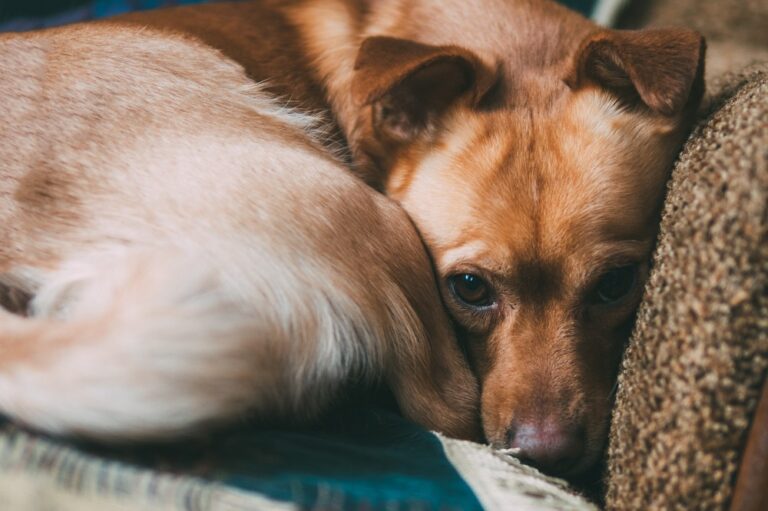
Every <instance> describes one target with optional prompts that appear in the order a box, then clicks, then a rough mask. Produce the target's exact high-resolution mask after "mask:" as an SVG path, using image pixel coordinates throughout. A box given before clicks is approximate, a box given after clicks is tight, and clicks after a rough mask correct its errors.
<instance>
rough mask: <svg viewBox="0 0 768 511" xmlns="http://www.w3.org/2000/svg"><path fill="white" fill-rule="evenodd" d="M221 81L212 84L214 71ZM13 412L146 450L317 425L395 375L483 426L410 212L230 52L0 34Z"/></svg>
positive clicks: (413, 398)
mask: <svg viewBox="0 0 768 511" xmlns="http://www.w3.org/2000/svg"><path fill="white" fill-rule="evenodd" d="M201 70H204V71H205V72H201ZM0 97H2V98H3V99H2V100H1V101H0V109H1V110H2V115H1V116H0V117H1V119H0V284H2V287H8V288H13V289H16V290H20V291H22V292H24V293H26V294H29V295H31V296H32V297H33V298H32V300H31V302H30V304H29V307H28V309H29V311H28V312H29V314H28V316H27V317H23V316H22V315H14V314H11V313H9V312H5V311H2V310H0V411H2V412H3V413H6V414H8V415H10V416H11V417H13V418H15V419H17V420H19V421H21V422H24V423H27V424H29V425H32V426H34V427H38V428H42V429H45V430H47V431H51V432H55V433H64V434H75V435H81V436H87V437H94V438H100V439H143V438H152V437H156V438H158V437H164V436H172V435H177V434H179V433H185V432H190V431H195V430H198V429H199V428H201V427H204V426H207V425H209V424H211V423H214V422H220V421H223V420H227V419H231V418H232V417H234V416H238V415H241V414H244V413H246V412H248V411H251V412H253V413H256V414H258V415H262V416H267V417H284V416H286V415H287V416H290V417H311V416H314V415H315V414H317V413H318V412H319V411H321V410H322V409H323V407H325V406H326V405H327V404H328V403H329V400H330V399H331V398H332V397H333V396H334V395H335V393H336V392H337V391H338V390H339V389H340V388H341V386H342V385H343V384H344V383H345V382H348V381H350V380H353V379H354V380H356V381H357V380H366V381H370V380H372V379H375V378H377V377H382V378H384V379H385V380H386V381H387V382H388V383H389V384H390V386H391V387H392V388H393V390H394V393H395V395H396V397H397V399H398V401H399V403H400V405H401V407H402V409H403V411H404V412H405V413H406V415H408V416H409V417H411V418H413V419H415V420H417V421H418V422H420V423H422V424H424V425H426V426H428V427H432V428H436V429H439V430H442V431H444V432H446V433H448V434H452V435H456V436H463V437H472V436H475V435H476V432H477V431H478V423H477V421H478V418H477V411H476V407H477V401H478V397H477V389H476V383H475V381H474V378H473V376H472V374H471V372H470V370H469V369H468V367H467V365H466V363H465V362H464V359H463V357H462V355H461V353H460V350H459V348H458V345H457V344H456V341H455V338H454V336H453V333H452V330H451V329H450V326H449V322H448V320H447V317H446V315H445V312H444V311H443V308H442V304H441V301H440V298H439V295H438V292H437V289H436V287H435V284H434V277H433V273H432V270H431V269H430V262H429V259H428V257H427V255H426V252H425V250H424V248H423V246H422V243H421V240H420V239H419V237H418V235H417V234H416V231H415V229H414V227H413V226H412V225H411V223H410V221H409V219H408V218H407V216H406V215H405V214H404V213H403V212H402V211H401V210H400V208H399V207H397V206H396V205H395V204H394V203H393V202H391V201H390V200H388V199H386V198H384V197H383V196H381V195H378V194H376V193H375V192H373V191H371V190H370V189H369V188H368V187H367V186H365V185H364V184H363V183H362V182H361V181H359V180H357V179H356V178H354V177H352V176H351V175H349V174H348V173H347V172H346V171H345V170H344V168H343V167H342V166H341V165H340V164H339V163H338V162H336V161H335V160H334V159H333V157H332V156H330V155H329V154H328V153H327V151H324V150H323V149H322V147H321V146H320V145H319V143H318V142H316V141H315V140H313V138H312V137H311V136H310V135H308V133H310V132H311V131H312V122H313V121H312V119H311V118H310V117H306V116H302V115H299V114H296V113H292V112H291V111H289V110H286V109H284V108H281V107H280V106H279V103H277V102H276V101H275V100H274V99H273V98H271V97H269V96H268V95H267V94H265V93H264V92H263V91H262V90H261V89H260V88H259V87H258V86H257V85H256V84H254V83H253V82H251V81H250V80H249V79H248V78H247V77H246V76H245V74H244V73H243V70H242V68H241V67H240V66H239V65H237V64H235V63H234V62H232V61H231V60H229V59H227V58H225V57H223V56H222V55H221V54H220V53H218V52H217V51H215V50H212V49H210V48H208V47H206V46H204V45H202V44H200V43H197V42H195V41H192V40H188V39H185V38H183V37H180V36H171V35H168V34H163V33H161V32H154V31H152V30H145V29H141V28H126V27H120V28H115V27H106V28H105V27H103V26H99V25H92V26H89V25H83V26H77V27H68V28H66V29H55V30H48V31H42V32H38V33H33V34H23V35H10V34H9V35H3V36H0Z"/></svg>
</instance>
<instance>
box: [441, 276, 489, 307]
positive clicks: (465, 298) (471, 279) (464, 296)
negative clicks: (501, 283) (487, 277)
mask: <svg viewBox="0 0 768 511" xmlns="http://www.w3.org/2000/svg"><path fill="white" fill-rule="evenodd" d="M448 283H449V285H450V288H451V291H452V292H453V294H454V295H456V297H457V298H458V299H459V300H461V301H462V302H464V303H465V304H467V305H469V306H470V307H487V306H489V305H491V304H492V303H493V300H492V295H491V289H490V287H489V286H488V284H487V283H486V282H485V281H484V280H483V279H481V278H480V277H478V276H477V275H472V274H471V273H461V274H459V275H453V276H452V277H449V278H448Z"/></svg>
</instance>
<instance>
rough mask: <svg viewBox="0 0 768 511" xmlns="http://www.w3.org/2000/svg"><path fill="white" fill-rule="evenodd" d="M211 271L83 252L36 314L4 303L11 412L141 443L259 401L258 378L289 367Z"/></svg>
mask: <svg viewBox="0 0 768 511" xmlns="http://www.w3.org/2000/svg"><path fill="white" fill-rule="evenodd" d="M210 269H211V267H210V266H208V267H206V265H205V264H199V261H198V262H197V263H195V262H192V261H188V260H183V259H174V258H172V257H169V255H168V254H166V253H164V254H157V253H142V254H131V255H130V256H128V257H122V258H121V260H120V261H115V260H113V259H112V258H109V257H100V258H98V261H93V260H89V261H85V262H83V261H82V260H81V261H80V263H78V264H76V265H71V266H70V267H67V268H65V269H63V270H62V271H60V272H58V273H57V274H56V275H54V276H53V278H51V279H47V280H46V283H45V284H44V286H43V287H42V288H41V289H40V290H39V293H38V295H37V296H36V298H35V301H34V302H33V308H34V314H33V316H32V317H29V318H26V317H21V316H16V315H12V314H10V313H7V312H5V311H2V310H0V412H2V413H4V414H6V415H9V416H11V417H13V418H14V419H16V420H18V421H19V422H22V423H26V424H28V425H30V426H33V427H36V428H40V429H43V430H46V431H49V432H52V433H63V434H68V435H79V436H85V437H90V438H98V439H103V440H114V439H119V440H131V439H134V438H135V439H138V438H141V439H147V438H151V437H156V438H159V437H164V436H173V435H177V434H180V433H185V432H187V431H190V430H193V429H197V428H199V427H200V426H203V425H207V424H208V423H210V422H213V421H217V420H225V419H228V418H230V419H231V418H232V415H233V414H235V413H242V412H243V410H246V409H248V408H249V406H252V405H253V404H254V401H257V400H258V399H259V396H258V395H257V392H259V390H260V389H262V390H263V389H264V388H265V387H264V386H259V385H258V383H259V382H258V381H256V380H255V378H256V379H261V378H274V377H278V376H279V375H272V374H270V372H275V371H279V370H280V368H279V367H277V366H276V364H275V362H274V359H275V357H264V356H263V355H264V353H258V352H257V351H258V348H257V347H256V346H255V345H254V343H253V339H254V335H257V332H256V330H255V328H256V326H257V325H256V318H252V317H249V314H246V313H245V312H244V311H243V310H242V309H241V308H239V307H238V306H237V305H236V304H234V303H231V301H229V300H228V299H227V295H226V294H225V293H224V292H223V291H222V289H221V286H220V285H219V283H218V281H217V277H216V275H215V272H213V271H210ZM60 317H65V318H66V319H58V318H60ZM265 349H269V347H266V348H265ZM270 360H272V362H271V363H270ZM272 387H273V386H267V388H272Z"/></svg>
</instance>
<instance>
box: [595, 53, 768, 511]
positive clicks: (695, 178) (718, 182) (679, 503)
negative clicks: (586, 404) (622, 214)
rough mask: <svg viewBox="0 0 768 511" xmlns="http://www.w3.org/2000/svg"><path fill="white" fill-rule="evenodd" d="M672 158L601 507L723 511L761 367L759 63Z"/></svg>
mask: <svg viewBox="0 0 768 511" xmlns="http://www.w3.org/2000/svg"><path fill="white" fill-rule="evenodd" d="M715 88H716V89H718V90H719V92H718V93H717V94H716V95H715V97H714V98H713V100H712V103H711V107H710V112H711V113H710V114H709V116H708V117H707V118H706V119H705V120H704V121H703V122H702V123H701V124H700V125H699V127H698V128H697V129H696V131H695V132H694V134H693V135H692V137H691V138H690V140H689V141H688V143H687V144H686V147H685V148H684V150H683V153H682V154H681V156H680V160H679V162H678V163H677V165H676V167H675V169H674V171H673V175H672V180H671V183H670V187H669V195H668V197H667V201H666V205H665V210H664V214H663V220H662V227H661V236H660V238H659V243H658V247H657V251H656V255H655V260H654V270H653V273H652V275H651V278H650V281H649V284H648V287H647V289H646V295H645V300H644V303H643V305H642V306H641V309H640V312H639V316H638V322H637V326H636V329H635V333H634V335H633V338H632V340H631V342H630V345H629V347H628V350H627V353H626V355H625V360H624V363H623V368H622V373H621V375H620V379H619V387H618V393H617V398H616V399H617V401H616V407H615V409H614V414H613V422H612V432H611V438H610V446H609V461H608V475H607V496H606V504H607V507H608V508H609V509H723V508H725V507H726V506H727V505H728V501H729V498H730V496H731V491H732V485H733V481H734V478H735V476H736V470H737V467H738V462H739V457H740V451H741V449H742V447H743V443H744V441H745V438H746V434H747V431H748V426H749V421H750V418H751V416H752V414H753V413H754V409H755V407H756V403H757V399H758V396H759V392H760V388H761V383H762V382H763V380H764V378H765V375H766V368H767V367H768V234H767V233H768V206H767V204H768V66H756V67H753V68H751V69H748V70H746V71H744V72H743V73H741V74H739V75H732V76H729V77H727V78H725V79H724V80H722V81H721V82H720V83H719V84H718V85H715Z"/></svg>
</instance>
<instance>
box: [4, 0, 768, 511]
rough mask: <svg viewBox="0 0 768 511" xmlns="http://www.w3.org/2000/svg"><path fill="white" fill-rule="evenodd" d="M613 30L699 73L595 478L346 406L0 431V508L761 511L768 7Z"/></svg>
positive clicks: (651, 6)
mask: <svg viewBox="0 0 768 511" xmlns="http://www.w3.org/2000/svg"><path fill="white" fill-rule="evenodd" d="M618 23H619V26H622V27H626V28H634V27H637V26H641V25H642V26H646V25H669V24H685V25H693V26H694V28H697V29H699V30H701V31H702V32H703V33H704V34H705V35H706V36H708V40H709V47H710V55H709V57H708V62H707V64H708V65H710V64H711V65H710V71H709V72H708V81H709V83H708V94H707V98H706V101H705V104H704V106H703V107H702V110H701V112H700V119H699V121H698V123H697V126H696V127H695V129H694V131H693V133H692V134H691V136H690V138H689V139H688V141H687V142H686V144H685V146H684V148H683V150H682V152H681V154H680V157H679V159H678V161H677V162H676V164H675V166H674V169H673V171H672V174H671V178H670V181H669V185H668V192H667V197H666V201H665V206H664V210H663V215H662V222H661V232H660V236H659V238H658V243H657V247H656V251H655V255H654V258H653V265H652V272H651V277H650V280H649V282H648V284H647V287H646V290H645V295H644V299H643V303H642V305H641V307H640V310H639V312H638V318H637V322H636V326H635V329H634V333H633V334H632V337H631V339H630V341H629V344H628V347H627V350H626V353H625V356H624V360H623V362H622V368H621V371H620V375H619V379H618V383H617V388H616V392H615V396H612V397H615V405H614V411H613V416H612V422H611V429H610V437H609V442H608V448H607V453H606V460H605V466H604V470H603V471H602V472H601V474H600V477H599V478H598V480H597V481H596V482H595V481H588V482H586V483H585V484H582V485H579V484H573V483H570V484H569V483H566V482H565V481H562V480H559V479H555V478H551V477H548V476H546V475H543V474H541V473H539V472H538V471H536V470H535V469H533V468H530V467H527V466H525V465H523V464H521V463H519V462H518V461H517V460H516V459H514V458H512V457H510V456H509V455H507V454H505V453H502V452H496V451H493V450H491V449H490V448H489V447H487V446H483V445H479V444H474V443H470V442H463V441H458V440H452V439H448V438H444V437H441V436H440V435H436V434H434V433H431V432H428V431H424V430H422V429H420V428H418V427H417V426H415V425H413V424H409V423H407V422H406V421H404V420H403V419H402V418H400V417H399V416H397V415H396V414H395V413H393V412H392V411H390V409H389V407H388V406H386V400H384V402H383V404H381V405H380V406H372V405H370V404H366V405H361V404H360V403H357V402H354V401H352V402H350V403H349V404H348V405H347V406H345V407H342V408H340V409H339V410H338V411H336V412H334V414H332V416H331V417H329V418H328V419H326V420H324V421H323V422H322V423H321V424H317V425H313V426H311V427H308V426H300V425H296V426H291V427H276V426H270V425H261V426H259V427H254V426H253V425H249V424H240V425H235V426H233V427H232V428H231V429H228V430H226V431H221V432H217V433H215V434H213V435H211V436H208V437H205V438H198V439H189V440H186V441H183V442H179V443H177V444H173V445H151V446H146V445H144V446H131V445H129V446H110V447H105V446H98V445H89V444H83V443H76V442H71V441H65V440H62V439H55V438H47V437H43V436H40V435H37V434H35V433H32V432H28V431H25V430H23V429H21V428H19V427H17V426H14V425H12V424H10V423H5V424H4V425H0V510H6V509H7V510H17V509H18V510H26V509H39V510H54V511H70V510H99V511H101V510H105V511H110V510H126V511H127V510H155V509H157V510H169V511H170V510H182V509H183V510H193V509H194V510H198V509H199V510H246V509H322V510H326V509H327V510H331V509H339V510H346V509H355V510H358V509H359V510H362V509H371V510H373V509H386V510H389V509H393V510H394V509H398V510H400V509H402V510H417V509H423V510H427V509H435V510H437V509H440V510H449V509H461V510H464V509H499V510H506V509H509V510H528V509H531V510H534V509H535V510H539V509H543V510H546V509H551V510H594V509H600V508H604V509H610V510H655V509H662V510H666V509H680V510H688V509H713V510H715V509H717V510H725V509H730V510H732V511H747V510H751V511H758V510H765V509H768V382H766V375H767V374H768V58H766V54H767V52H768V38H767V37H766V34H768V31H766V30H765V27H768V5H766V2H764V1H761V0H742V1H738V0H727V1H715V0H699V1H696V0H680V1H678V2H672V1H666V2H664V1H661V0H650V1H645V2H643V1H637V2H634V3H631V4H630V5H629V7H628V8H627V10H625V11H624V14H623V16H622V17H620V18H619V21H618ZM734 34H735V35H734ZM734 55H735V56H736V57H734ZM761 62H762V63H761ZM63 398H65V396H63Z"/></svg>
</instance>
